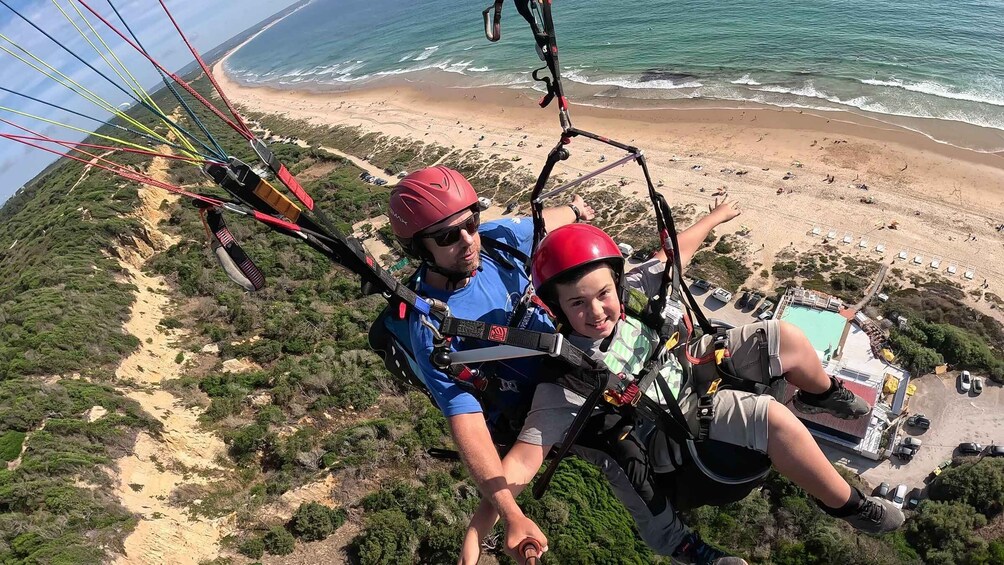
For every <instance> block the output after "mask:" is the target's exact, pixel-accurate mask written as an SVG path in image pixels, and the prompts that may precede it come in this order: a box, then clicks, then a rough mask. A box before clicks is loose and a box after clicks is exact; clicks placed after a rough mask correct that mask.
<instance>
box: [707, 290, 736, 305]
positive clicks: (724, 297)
mask: <svg viewBox="0 0 1004 565" xmlns="http://www.w3.org/2000/svg"><path fill="white" fill-rule="evenodd" d="M711 296H713V297H715V298H717V299H718V300H721V301H722V302H724V303H726V304H728V303H729V300H732V293H731V292H729V291H727V290H725V289H724V288H722V287H718V288H716V289H715V290H714V292H712V293H711Z"/></svg>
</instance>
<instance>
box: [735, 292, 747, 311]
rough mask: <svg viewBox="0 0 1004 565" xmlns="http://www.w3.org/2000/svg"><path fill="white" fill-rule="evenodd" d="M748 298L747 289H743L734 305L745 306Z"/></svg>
mask: <svg viewBox="0 0 1004 565" xmlns="http://www.w3.org/2000/svg"><path fill="white" fill-rule="evenodd" d="M749 299H750V293H749V291H748V290H744V291H743V293H742V294H740V295H739V300H738V301H736V306H738V307H739V308H746V302H748V301H749Z"/></svg>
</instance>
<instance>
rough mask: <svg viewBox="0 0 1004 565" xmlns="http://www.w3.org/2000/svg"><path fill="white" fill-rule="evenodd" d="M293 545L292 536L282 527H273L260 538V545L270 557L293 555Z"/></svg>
mask: <svg viewBox="0 0 1004 565" xmlns="http://www.w3.org/2000/svg"><path fill="white" fill-rule="evenodd" d="M295 544H296V540H295V539H294V538H293V534H291V533H289V532H288V531H287V530H286V528H283V527H282V526H273V527H272V528H271V529H270V530H269V531H268V532H266V533H265V535H264V536H262V545H263V546H264V548H265V551H267V552H269V553H270V554H271V555H289V554H290V553H293V547H294V545H295Z"/></svg>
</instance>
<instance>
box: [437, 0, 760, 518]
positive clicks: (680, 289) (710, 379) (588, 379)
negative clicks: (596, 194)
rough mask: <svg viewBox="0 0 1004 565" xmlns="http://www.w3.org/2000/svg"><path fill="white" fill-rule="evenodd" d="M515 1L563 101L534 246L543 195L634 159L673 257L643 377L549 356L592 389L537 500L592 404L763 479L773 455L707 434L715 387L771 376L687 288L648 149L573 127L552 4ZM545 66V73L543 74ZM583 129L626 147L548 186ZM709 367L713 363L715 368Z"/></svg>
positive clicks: (550, 87)
mask: <svg viewBox="0 0 1004 565" xmlns="http://www.w3.org/2000/svg"><path fill="white" fill-rule="evenodd" d="M503 1H504V0H496V1H495V2H494V3H493V4H492V5H491V6H489V7H488V8H487V9H485V11H484V13H483V15H484V21H485V35H486V37H487V38H488V40H489V41H497V40H498V39H499V38H500V37H501V25H500V20H501V10H502V4H503ZM515 3H516V7H517V10H518V12H519V13H520V15H521V16H523V18H524V19H525V20H526V21H527V23H528V24H529V25H530V28H531V31H532V32H533V35H534V40H535V41H536V47H537V54H538V56H539V57H540V58H541V60H542V61H544V63H545V66H544V67H542V68H540V69H537V70H535V71H534V72H533V78H534V79H535V80H537V81H539V82H541V83H542V84H543V87H544V89H545V95H544V96H543V97H542V98H541V99H540V101H539V105H540V106H541V107H546V106H548V105H549V104H550V103H551V102H552V101H555V100H557V102H558V113H559V122H560V124H561V128H562V133H561V137H560V139H559V141H558V143H557V144H556V145H555V146H554V148H553V149H551V151H550V152H549V153H548V156H547V161H546V162H545V164H544V166H543V168H542V169H541V172H540V174H539V175H538V177H537V181H536V183H535V185H534V188H533V192H532V194H531V210H532V215H533V222H534V238H533V249H534V250H536V248H537V245H538V244H539V243H540V241H541V239H543V237H544V235H545V233H546V231H545V228H544V220H543V201H544V200H545V199H547V198H549V197H552V196H554V195H557V194H559V193H561V192H564V191H566V190H568V189H570V188H572V187H573V186H576V185H579V184H582V183H583V182H586V181H588V180H590V179H592V178H594V177H596V176H597V175H600V174H602V173H604V172H606V171H608V170H610V169H613V168H614V167H618V166H620V165H622V164H625V163H628V162H630V161H635V162H636V163H638V165H639V166H640V167H641V169H642V172H643V174H644V177H645V182H646V184H647V187H648V195H649V198H650V200H651V202H652V205H653V208H654V212H655V219H656V225H657V228H658V232H659V238H660V244H661V247H662V249H663V251H665V253H666V255H667V258H668V261H671V262H672V263H671V264H670V266H667V268H666V269H665V270H664V271H663V277H662V283H661V290H660V292H659V293H658V294H657V295H656V296H653V297H651V298H650V299H649V300H647V301H646V303H645V304H644V305H643V307H642V308H641V309H640V310H635V311H631V312H630V314H631V315H633V316H635V317H636V318H638V319H639V320H641V321H642V323H643V324H645V325H646V326H647V327H648V328H651V329H653V330H656V333H657V335H658V345H657V346H656V347H655V348H654V349H653V352H652V355H651V357H650V359H649V360H648V361H647V362H646V363H645V364H644V367H643V369H642V371H641V372H640V373H639V374H638V375H623V374H622V375H614V374H612V373H610V371H606V370H605V368H603V367H601V366H598V365H597V363H596V362H595V361H593V360H592V359H589V358H588V357H587V356H585V355H584V354H583V353H582V352H581V351H577V353H578V355H577V361H578V362H577V363H574V362H573V363H568V361H569V359H567V358H565V356H557V355H553V354H552V358H557V357H561V358H562V359H561V360H562V361H564V362H565V363H567V364H568V365H570V366H571V367H572V369H573V370H572V372H571V378H566V379H564V381H563V383H562V384H563V385H564V386H567V387H568V388H571V389H572V390H575V391H577V392H580V393H582V394H583V396H585V397H586V401H585V403H584V405H583V406H582V407H581V408H580V409H579V411H578V414H577V416H576V418H575V420H574V421H573V423H572V424H571V426H570V428H569V430H568V431H567V432H566V435H565V437H564V439H563V440H562V442H561V447H560V449H559V451H558V452H557V454H556V456H555V457H554V458H553V459H552V461H551V463H550V465H549V466H548V468H547V470H546V471H545V472H544V474H543V475H542V476H541V477H540V478H538V480H537V482H536V484H535V487H534V495H535V496H536V497H538V498H539V497H540V496H542V495H543V492H544V490H545V489H546V488H547V485H548V482H549V481H550V479H551V477H552V476H553V474H554V472H555V470H556V469H557V466H558V464H559V463H560V461H561V459H562V458H563V457H564V456H566V455H567V454H568V452H569V450H570V448H571V447H572V445H573V444H575V441H576V439H577V437H578V435H579V434H580V433H581V432H582V430H583V428H584V427H585V426H586V423H587V421H588V420H589V419H590V417H591V415H592V414H593V410H594V409H595V408H597V407H598V406H601V405H602V404H603V403H605V404H606V405H607V406H608V407H613V408H614V409H616V410H619V411H620V412H622V413H623V414H624V416H625V418H627V419H631V418H635V417H641V418H645V419H647V420H649V421H651V422H652V423H654V425H655V427H656V430H657V434H655V436H659V437H661V438H662V442H661V443H662V445H657V443H658V442H657V441H650V442H649V445H648V447H649V449H650V451H657V452H660V453H661V454H662V455H663V456H667V454H668V456H670V457H671V458H672V459H675V461H674V466H675V467H677V468H679V467H680V466H681V465H682V464H683V463H684V461H682V460H680V459H679V458H678V457H677V456H675V455H673V454H672V453H670V452H671V451H672V450H671V449H667V443H666V440H670V441H673V442H675V443H676V444H677V445H680V446H684V445H685V446H686V447H687V453H686V456H689V459H690V461H691V462H693V463H694V466H695V467H697V468H698V469H699V471H700V473H701V474H702V475H703V476H704V477H706V478H708V479H710V480H711V481H712V482H713V483H718V484H725V485H747V484H750V483H755V482H757V481H760V480H762V479H763V478H764V477H765V476H766V474H767V472H768V470H769V461H767V460H766V456H765V455H763V454H760V453H758V452H753V451H751V450H746V449H743V448H738V447H734V446H728V445H726V444H719V443H718V442H713V441H711V440H710V438H709V430H710V425H711V422H712V421H713V420H714V417H715V414H714V396H715V394H716V393H717V392H718V391H720V390H723V389H727V388H729V389H735V390H743V391H750V392H754V393H757V394H764V393H767V392H769V391H770V389H771V385H772V381H771V379H770V377H769V375H766V374H765V375H764V376H763V378H762V379H759V380H750V379H749V378H746V377H747V376H746V375H743V374H741V373H740V372H739V371H737V370H736V368H735V366H734V364H733V362H732V359H731V353H730V344H729V338H728V328H726V327H722V326H715V325H713V324H712V323H711V322H710V321H709V320H708V319H707V317H706V316H705V315H704V313H703V311H702V310H701V308H700V306H699V305H698V304H697V301H696V300H695V299H694V297H693V295H692V294H691V293H690V290H689V289H688V288H687V286H686V285H684V284H682V282H681V273H682V264H681V260H680V256H679V254H678V253H676V250H677V249H679V242H678V240H677V230H676V226H675V223H674V220H673V215H672V211H671V209H670V207H669V204H668V203H667V202H666V199H665V197H663V195H661V194H659V193H658V192H657V191H656V190H655V186H654V184H653V182H652V178H651V175H650V173H649V170H648V165H647V163H646V161H645V156H644V155H643V153H642V152H641V150H639V149H638V148H636V147H633V146H630V145H627V144H624V143H620V142H618V141H615V140H612V139H609V138H606V137H603V136H600V135H597V134H594V133H590V132H588V131H584V130H581V129H578V128H576V127H574V126H573V125H572V121H571V117H570V115H569V107H568V100H567V98H566V97H565V94H564V90H563V87H562V82H561V75H560V67H559V64H558V47H557V42H556V36H555V32H554V23H553V20H552V17H551V2H550V1H549V0H543V1H542V2H538V1H537V0H515ZM490 14H491V18H490ZM545 71H546V73H547V75H543V74H542V73H544V72H545ZM576 137H584V138H587V139H591V140H595V141H598V142H600V143H604V144H606V145H609V146H611V147H614V148H617V149H620V150H622V151H624V152H625V153H626V155H625V156H624V157H622V158H620V159H617V160H614V161H612V162H611V163H609V164H607V165H605V166H604V167H602V168H600V169H597V170H596V171H593V172H591V173H587V174H585V175H582V176H580V177H579V178H577V179H575V180H573V181H571V182H569V183H566V184H564V185H562V186H559V187H557V188H554V189H551V190H549V191H547V192H544V188H545V186H546V185H547V182H548V179H549V177H550V175H551V172H552V170H553V168H554V166H555V165H556V164H557V163H558V162H559V161H563V160H566V159H568V157H569V152H568V149H567V146H568V145H569V144H570V143H571V142H572V140H573V139H575V138H576ZM684 297H685V298H686V301H687V305H688V306H689V307H688V308H687V310H689V312H685V311H681V310H680V308H679V307H678V306H677V305H678V304H681V303H682V300H683V298H684ZM622 304H625V305H627V306H630V305H631V304H632V301H631V300H630V297H629V296H628V295H627V291H626V289H625V294H624V296H623V300H622ZM690 315H692V316H693V317H694V318H696V319H697V321H698V324H699V327H700V329H701V330H702V331H703V333H704V334H706V335H712V336H713V338H712V346H713V355H711V356H709V357H708V358H706V359H702V360H697V359H693V358H691V357H690V356H689V355H687V350H686V347H687V345H688V343H689V342H690V340H691V338H692V337H693V334H694V332H693V324H692V322H691V318H690ZM451 329H452V328H449V327H448V328H447V329H446V330H445V331H447V332H449V331H450V330H451ZM556 339H558V340H560V338H556ZM755 339H757V340H758V345H757V347H758V348H759V351H760V355H761V356H762V358H761V365H762V367H763V370H764V372H765V373H766V372H767V371H768V370H769V369H768V368H769V366H770V364H769V358H768V350H767V340H766V335H765V332H763V330H760V331H759V332H758V333H757V334H756V336H755ZM508 342H509V340H500V343H508ZM670 356H673V357H675V358H676V359H677V360H679V361H680V364H681V365H682V367H683V369H684V383H685V386H684V387H683V390H684V391H687V390H690V394H692V395H695V396H696V403H695V404H694V409H693V410H691V411H690V412H691V413H689V414H685V413H684V412H683V410H682V408H681V405H680V402H679V400H680V399H678V398H677V395H676V394H674V391H671V390H669V387H668V384H667V383H666V381H665V379H664V378H663V376H662V374H661V373H662V371H663V368H664V366H665V364H666V362H667V361H668V360H669V357H670ZM709 365H710V367H709ZM709 368H711V369H712V370H708V369H709ZM653 387H655V388H656V389H657V396H659V397H661V398H662V399H663V402H656V401H655V400H654V399H652V398H651V397H650V396H649V395H648V394H646V393H648V392H649V390H650V389H652V388H653ZM628 429H629V428H628ZM715 444H717V445H715ZM709 448H710V449H709ZM737 451H738V452H747V453H746V454H745V455H746V456H745V457H743V458H742V459H743V460H744V461H745V462H749V461H750V457H751V456H752V457H754V458H757V459H759V460H760V462H761V463H762V465H758V466H757V467H758V468H757V469H756V471H755V472H754V473H752V474H750V473H748V472H747V473H743V472H738V471H736V470H735V469H728V470H724V471H723V470H722V468H723V467H728V465H727V464H725V463H727V462H728V461H729V460H730V459H733V457H731V455H733V454H735V452H737ZM755 466H756V465H755ZM747 492H748V491H747Z"/></svg>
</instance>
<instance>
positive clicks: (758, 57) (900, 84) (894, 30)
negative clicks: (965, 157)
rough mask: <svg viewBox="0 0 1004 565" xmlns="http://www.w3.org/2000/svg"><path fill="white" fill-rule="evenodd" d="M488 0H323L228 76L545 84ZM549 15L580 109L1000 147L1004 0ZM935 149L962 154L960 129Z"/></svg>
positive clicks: (520, 32)
mask: <svg viewBox="0 0 1004 565" xmlns="http://www.w3.org/2000/svg"><path fill="white" fill-rule="evenodd" d="M482 3H483V4H485V5H484V6H483V5H482ZM487 3H488V0H482V2H477V3H475V2H455V1H452V2H448V1H446V0H423V1H422V2H410V3H402V2H399V1H397V0H314V1H313V2H312V3H311V4H309V5H307V6H305V7H304V8H303V9H301V10H299V11H298V12H296V13H294V14H292V15H291V16H289V17H288V18H286V19H285V20H283V21H281V22H279V23H278V24H276V25H275V26H273V27H272V28H270V29H268V30H266V31H265V32H264V33H262V34H261V35H259V36H258V37H257V38H255V39H254V40H253V41H252V42H251V43H249V44H248V45H246V46H245V47H244V48H242V49H241V50H239V51H238V52H237V53H235V54H234V56H232V57H231V58H230V59H229V60H228V64H227V70H228V72H229V73H230V74H231V75H232V76H233V77H234V78H235V79H237V80H239V81H241V82H243V83H246V84H265V85H269V86H273V87H277V88H290V89H345V88H354V87H360V86H365V85H366V84H372V83H373V82H375V81H380V80H389V79H395V78H396V79H399V80H405V81H433V82H443V83H446V84H449V85H471V86H497V87H505V88H539V87H537V86H536V85H535V84H534V83H533V81H532V79H531V77H530V71H531V70H532V69H534V68H536V67H539V66H541V62H540V59H539V58H538V57H537V55H536V52H535V50H534V44H533V41H532V38H531V35H530V32H529V28H528V26H527V25H526V23H525V22H524V21H523V19H522V18H521V17H520V16H519V14H517V13H516V10H515V6H513V5H512V4H510V3H508V2H507V3H506V5H505V8H504V10H503V21H502V34H503V38H502V40H501V41H500V42H498V43H490V42H488V41H487V40H486V39H485V37H484V33H483V29H484V27H483V24H482V21H481V10H483V9H484V8H485V7H486V6H487ZM553 13H554V18H555V26H556V28H557V35H558V45H559V47H560V62H561V65H562V73H563V76H564V78H565V81H566V89H567V90H568V91H569V92H570V96H571V97H572V98H573V99H574V101H575V102H578V103H586V104H594V105H600V106H617V107H625V106H628V107H630V105H631V103H632V101H636V102H637V104H638V105H646V106H648V107H652V106H653V105H655V106H658V105H659V104H661V103H663V101H666V102H665V105H667V106H669V105H671V104H672V102H669V101H673V100H681V99H701V100H710V101H718V102H720V103H721V105H722V106H724V107H729V105H730V104H732V105H733V106H735V105H736V104H738V103H740V102H741V101H747V102H755V103H762V104H769V105H773V106H782V107H797V108H807V109H814V110H820V111H829V110H844V111H851V112H855V113H859V114H863V115H867V116H869V117H872V118H878V119H882V120H886V121H890V122H892V123H898V124H900V125H905V126H906V127H910V128H912V129H917V130H919V131H922V132H924V133H926V134H927V135H929V136H931V137H933V138H935V139H938V138H939V136H941V133H940V132H942V131H944V130H945V121H948V122H949V125H950V123H951V122H957V123H958V124H960V125H961V124H968V125H970V126H978V128H987V129H982V130H978V129H972V131H974V132H976V131H979V132H980V135H979V136H974V137H979V142H975V141H974V143H972V144H971V145H969V147H970V148H974V149H978V150H982V151H994V152H996V151H1001V150H1004V0H951V1H946V0H927V1H918V0H830V1H818V0H817V1H812V2H808V1H800V2H799V1H791V0H787V1H785V0H757V1H752V0H735V1H730V2H720V1H716V0H695V1H688V2H682V1H676V2H667V1H665V0H636V1H635V2H630V3H625V2H598V1H595V0H593V1H586V0H555V2H554V5H553ZM939 140H940V141H946V142H951V143H953V144H957V145H963V146H965V145H967V144H966V136H965V135H962V136H961V138H960V136H959V135H958V132H956V134H955V135H953V136H950V137H944V138H943V139H939ZM988 140H989V141H988ZM998 140H999V143H997V141H998Z"/></svg>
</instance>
